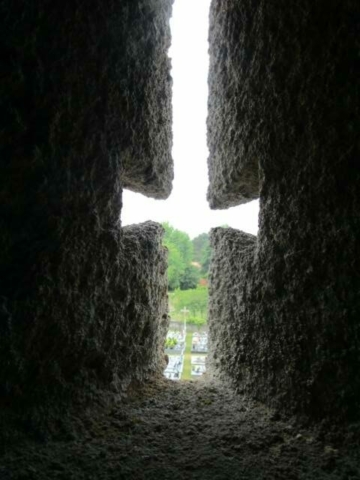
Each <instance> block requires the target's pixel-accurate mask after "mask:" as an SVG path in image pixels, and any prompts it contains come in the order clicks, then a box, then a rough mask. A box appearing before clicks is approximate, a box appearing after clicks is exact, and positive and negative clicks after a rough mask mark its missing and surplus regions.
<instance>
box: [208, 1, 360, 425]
mask: <svg viewBox="0 0 360 480" xmlns="http://www.w3.org/2000/svg"><path fill="white" fill-rule="evenodd" d="M359 15H360V6H359V3H358V2H356V1H352V0H346V1H344V2H330V3H328V2H322V1H320V2H313V1H310V0H309V1H307V0H305V1H303V2H296V3H291V4H290V3H289V2H285V1H276V2H268V1H262V0H259V1H257V2H253V1H250V0H245V1H242V2H237V1H235V0H227V1H220V0H213V2H212V7H211V17H210V18H211V28H210V55H211V68H210V75H209V84H210V111H209V120H208V125H209V132H210V135H209V147H210V159H209V168H210V181H211V184H210V189H209V197H210V204H211V205H212V206H213V207H218V208H224V207H227V206H229V205H234V204H239V203H241V202H243V201H244V199H245V200H246V199H251V198H253V197H255V196H256V182H255V177H256V172H257V169H259V175H258V178H260V186H259V187H258V188H259V192H260V218H259V234H258V237H257V240H255V239H254V238H251V237H249V236H247V235H245V234H243V233H241V232H236V231H233V230H226V229H225V230H222V229H219V230H215V231H214V232H213V234H212V244H213V247H214V256H213V261H212V267H211V268H212V271H211V274H210V277H211V278H210V282H211V295H210V329H211V332H212V333H211V337H212V345H213V353H212V359H213V360H212V363H213V365H214V366H215V367H216V369H217V371H218V372H219V373H220V374H222V375H223V376H225V377H226V378H228V379H230V380H231V381H232V382H233V384H234V385H235V386H236V387H237V388H238V389H239V390H242V391H244V392H246V393H248V394H250V395H252V396H253V397H255V398H258V399H260V400H262V401H265V402H266V403H268V404H270V405H272V406H276V407H278V408H279V409H281V410H282V411H285V412H292V413H293V412H296V413H298V414H299V413H305V414H307V415H310V416H313V417H318V418H319V417H323V416H326V415H332V416H334V417H336V418H338V419H340V418H343V417H345V416H346V417H357V418H358V416H359V411H360V410H359V406H360V405H359V398H360V377H359V375H358V372H359V368H360V330H359V320H358V319H359V314H360V297H359V291H360V276H359V271H360V256H359V253H360V249H359V245H360V216H359V211H360V193H359V192H360V169H359V161H358V157H359V133H360V129H359V105H360V103H359V81H358V76H357V73H356V72H357V71H358V69H359V56H358V51H359V47H360V44H359V38H358V33H357V32H358V28H359ZM215 95H216V96H217V98H215ZM214 105H217V108H216V110H215V108H214V107H213V106H214ZM224 175H226V176H227V177H226V178H225V179H224ZM258 181H259V180H258ZM229 348H230V352H229Z"/></svg>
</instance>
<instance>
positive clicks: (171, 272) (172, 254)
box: [164, 240, 185, 290]
mask: <svg viewBox="0 0 360 480" xmlns="http://www.w3.org/2000/svg"><path fill="white" fill-rule="evenodd" d="M164 245H165V247H166V248H167V249H168V269H167V274H168V284H169V290H175V288H179V287H180V279H181V276H182V274H183V273H184V271H185V264H184V262H183V260H182V258H181V253H180V252H179V250H178V249H177V247H176V245H174V244H173V243H171V242H170V241H166V240H164Z"/></svg>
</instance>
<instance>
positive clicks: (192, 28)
mask: <svg viewBox="0 0 360 480" xmlns="http://www.w3.org/2000/svg"><path fill="white" fill-rule="evenodd" d="M209 8H210V0H196V1H194V0H176V1H175V3H174V6H173V16H172V19H171V22H170V25H171V34H172V45H171V49H170V51H169V56H170V58H171V60H172V71H171V74H172V77H173V99H172V105H173V151H172V155H173V159H174V169H175V178H174V184H173V191H172V194H171V196H170V198H169V199H168V200H165V201H164V200H153V199H149V198H147V197H145V196H143V195H141V194H137V193H133V192H129V191H125V192H124V195H123V210H122V225H130V224H134V223H142V222H145V221H147V220H153V221H157V222H159V223H162V224H163V225H164V226H165V238H164V244H165V245H166V246H167V247H168V249H169V268H168V278H169V301H170V305H169V310H170V316H171V325H170V330H169V332H168V336H167V340H166V345H165V348H166V350H165V351H166V354H167V355H168V358H169V363H168V367H167V369H166V371H165V375H166V376H167V377H168V378H172V379H174V380H180V379H181V380H189V379H196V378H199V377H200V376H201V375H202V374H203V373H204V372H205V369H206V365H205V360H206V353H207V325H206V322H207V318H206V315H207V301H208V287H207V275H208V267H209V259H210V248H209V230H210V228H212V227H217V226H222V225H227V226H230V227H233V228H236V229H239V230H243V231H245V232H249V233H252V234H255V235H256V234H257V230H258V213H259V204H258V201H254V202H251V203H248V204H246V205H242V206H239V207H234V208H230V209H228V210H225V211H214V210H210V208H209V206H208V203H207V201H206V191H207V187H208V173H207V157H208V150H207V146H206V116H207V96H208V86H207V75H208V67H209V58H208V28H209V24H208V17H209Z"/></svg>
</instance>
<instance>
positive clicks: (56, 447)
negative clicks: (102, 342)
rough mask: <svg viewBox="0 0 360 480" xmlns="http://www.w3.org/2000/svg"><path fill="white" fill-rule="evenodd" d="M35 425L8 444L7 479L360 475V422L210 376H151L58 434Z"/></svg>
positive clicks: (300, 479) (1, 467) (0, 458)
mask: <svg viewBox="0 0 360 480" xmlns="http://www.w3.org/2000/svg"><path fill="white" fill-rule="evenodd" d="M18 428H19V426H18ZM18 433H19V432H18ZM32 433H33V437H32V438H29V437H28V438H26V437H25V438H24V437H22V436H21V434H20V433H19V435H18V437H16V436H14V431H12V435H11V436H10V437H8V438H7V442H6V443H1V444H0V478H1V479H2V480H15V479H30V480H31V479H36V480H53V479H63V480H80V479H81V480H84V479H87V480H98V479H102V480H112V479H113V480H119V479H121V480H122V479H124V480H125V479H129V480H142V479H143V480H169V479H174V480H183V479H186V478H189V479H197V480H214V479H216V480H229V479H234V480H289V479H294V480H295V479H296V480H313V479H314V480H315V479H316V480H344V479H348V480H357V479H358V478H359V476H360V458H359V449H358V445H357V442H358V441H359V426H357V427H356V425H354V426H352V428H351V429H350V428H349V429H348V430H347V431H341V430H340V431H339V430H338V429H331V428H329V426H327V429H325V430H324V428H304V427H301V426H299V425H297V424H296V423H295V422H293V421H288V420H284V419H281V418H280V417H279V415H277V414H276V412H272V411H270V410H268V409H266V408H264V407H263V406H261V405H257V404H254V403H252V402H249V401H247V400H246V399H244V398H242V397H240V396H237V395H234V393H233V392H232V391H231V390H229V388H227V387H226V386H225V385H221V384H220V385H219V384H216V383H210V384H208V383H202V382H201V381H200V382H196V383H192V382H180V383H176V382H171V381H163V382H161V383H160V382H159V383H157V384H156V385H147V386H146V387H145V388H143V389H142V390H134V391H132V392H131V393H130V392H129V395H128V396H127V398H126V399H125V400H124V401H123V402H121V403H117V404H115V405H111V406H109V407H108V408H106V409H104V408H102V409H99V408H97V409H95V408H92V409H89V410H87V411H82V412H71V414H70V413H69V412H65V413H64V415H63V416H62V418H61V419H60V420H59V421H58V423H57V424H56V428H55V429H54V430H53V432H52V434H51V436H49V432H48V431H47V430H44V428H43V427H41V426H39V425H37V426H35V425H34V426H33V430H32ZM44 438H45V439H46V440H44Z"/></svg>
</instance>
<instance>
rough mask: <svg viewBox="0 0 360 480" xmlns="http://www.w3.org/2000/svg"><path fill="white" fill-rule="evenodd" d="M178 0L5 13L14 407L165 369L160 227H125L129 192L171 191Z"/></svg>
mask: <svg viewBox="0 0 360 480" xmlns="http://www.w3.org/2000/svg"><path fill="white" fill-rule="evenodd" d="M171 3H172V2H171V1H167V0H165V1H160V0H158V1H156V0H153V1H148V0H146V1H140V0H135V1H133V0H132V1H114V0H105V1H102V2H93V1H89V2H83V1H79V0H74V1H72V2H65V3H63V2H60V3H56V2H49V1H47V0H40V1H38V2H36V5H35V3H34V2H27V1H16V2H13V1H3V2H1V4H0V35H1V44H2V49H3V51H2V81H1V87H0V89H1V90H0V104H1V110H2V111H3V112H4V113H5V114H4V115H2V116H1V120H0V122H1V124H0V136H1V137H0V139H1V141H0V145H1V152H0V155H1V167H0V168H1V174H0V312H1V313H0V395H1V397H2V398H4V396H10V398H12V402H13V403H14V402H15V400H16V399H20V398H27V399H29V398H30V397H34V398H35V397H36V396H37V397H41V399H42V400H44V401H46V395H45V391H46V392H48V393H50V392H54V393H55V392H56V394H57V395H58V393H59V391H62V390H64V391H65V390H66V391H70V390H71V388H73V394H75V393H80V391H81V390H82V391H83V393H84V394H86V391H88V393H89V390H90V389H91V388H94V389H95V388H97V387H98V386H108V387H109V386H112V387H113V388H114V389H115V390H116V389H118V388H119V387H120V386H121V382H122V381H123V380H124V382H125V379H129V378H131V376H134V377H135V378H141V377H144V376H146V375H147V374H148V373H149V372H150V371H157V370H158V369H159V368H160V360H159V358H158V356H157V354H158V348H159V345H160V343H161V342H160V338H161V335H163V332H164V324H165V322H166V321H167V320H166V319H165V317H164V318H163V315H165V314H166V311H165V309H164V301H163V300H164V297H163V296H164V290H165V274H164V272H165V257H164V255H165V254H164V252H163V250H162V247H161V246H160V239H161V235H162V233H161V228H160V227H157V226H155V225H154V224H147V225H145V226H142V227H139V228H135V227H134V228H132V229H125V230H124V231H121V228H120V222H119V216H120V210H121V194H122V187H123V186H124V185H125V186H127V187H129V188H130V187H131V188H133V189H136V190H138V191H141V192H143V193H145V194H147V195H152V196H154V197H165V196H167V195H168V194H169V191H170V184H171V178H172V165H171V160H170V147H171V134H170V128H171V126H170V123H171V118H170V77H169V60H168V59H167V56H166V55H167V47H168V45H169V26H168V20H169V16H170V13H171ZM132 243H133V244H132ZM133 269H134V270H133ZM85 384H86V388H85V386H84V385H85ZM90 385H91V388H90Z"/></svg>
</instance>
